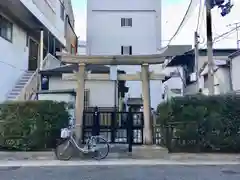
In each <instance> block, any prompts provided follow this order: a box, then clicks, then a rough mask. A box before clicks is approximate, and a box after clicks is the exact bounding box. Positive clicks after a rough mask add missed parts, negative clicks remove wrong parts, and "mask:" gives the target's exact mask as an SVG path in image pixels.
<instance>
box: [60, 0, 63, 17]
mask: <svg viewBox="0 0 240 180" xmlns="http://www.w3.org/2000/svg"><path fill="white" fill-rule="evenodd" d="M60 11H61V12H60V16H61V19H62V20H63V21H64V5H63V3H61V2H60Z"/></svg>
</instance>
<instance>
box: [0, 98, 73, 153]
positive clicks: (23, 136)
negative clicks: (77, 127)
mask: <svg viewBox="0 0 240 180" xmlns="http://www.w3.org/2000/svg"><path fill="white" fill-rule="evenodd" d="M68 119H69V115H68V112H67V111H66V104H65V103H63V102H61V103H58V102H53V101H27V102H26V101H25V102H7V103H4V104H0V146H1V148H2V149H3V150H6V149H8V150H22V151H26V150H44V149H50V148H54V146H55V143H56V139H58V138H59V136H60V129H61V128H62V127H66V125H67V124H68Z"/></svg>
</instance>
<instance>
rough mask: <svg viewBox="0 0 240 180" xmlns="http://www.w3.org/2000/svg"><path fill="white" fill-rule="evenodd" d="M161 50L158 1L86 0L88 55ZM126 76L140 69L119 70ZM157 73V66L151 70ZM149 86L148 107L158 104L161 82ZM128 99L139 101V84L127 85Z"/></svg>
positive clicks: (127, 67) (154, 82) (153, 52)
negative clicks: (149, 97)
mask: <svg viewBox="0 0 240 180" xmlns="http://www.w3.org/2000/svg"><path fill="white" fill-rule="evenodd" d="M160 47H161V0H131V1H129V0H114V1H113V0H100V1H99V0H88V1H87V54H88V55H141V54H155V53H157V51H158V49H159V48H160ZM118 69H121V70H124V71H126V73H135V72H136V71H140V67H139V66H118ZM150 69H151V70H154V71H156V72H160V66H158V65H155V66H151V67H150ZM150 83H151V105H152V107H154V108H156V106H157V104H159V102H160V101H161V81H153V82H150ZM127 85H128V86H129V88H130V89H129V96H130V97H138V98H139V97H141V94H142V90H141V89H142V87H141V82H127Z"/></svg>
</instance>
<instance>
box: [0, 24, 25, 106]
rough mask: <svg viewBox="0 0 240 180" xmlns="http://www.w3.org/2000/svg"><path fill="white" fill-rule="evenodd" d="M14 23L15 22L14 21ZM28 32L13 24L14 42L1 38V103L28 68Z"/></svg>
mask: <svg viewBox="0 0 240 180" xmlns="http://www.w3.org/2000/svg"><path fill="white" fill-rule="evenodd" d="M12 22H13V21H12ZM26 37H27V35H26V32H24V30H23V29H21V28H20V27H19V26H17V25H16V24H13V41H12V42H9V41H7V40H5V39H3V38H2V37H0V54H1V59H0V72H1V75H2V78H1V80H0V87H1V89H0V102H1V101H4V100H5V98H6V95H7V93H8V92H9V91H10V90H12V88H13V86H14V85H15V83H16V81H17V80H18V79H19V77H20V76H21V74H23V73H24V70H26V69H27V68H28V48H27V47H26Z"/></svg>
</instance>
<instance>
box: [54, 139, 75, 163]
mask: <svg viewBox="0 0 240 180" xmlns="http://www.w3.org/2000/svg"><path fill="white" fill-rule="evenodd" d="M54 152H55V155H56V157H57V159H58V160H64V161H67V160H70V159H71V158H72V155H73V146H72V143H71V142H70V140H69V139H65V140H63V141H62V142H61V143H60V144H58V145H57V147H56V148H55V151H54Z"/></svg>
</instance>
